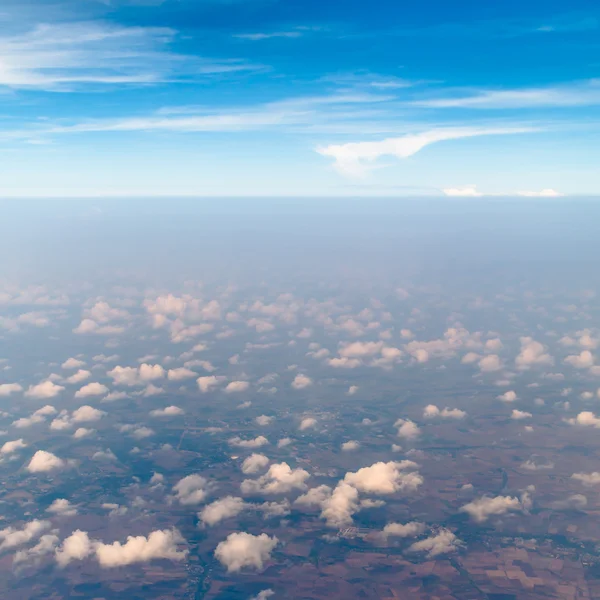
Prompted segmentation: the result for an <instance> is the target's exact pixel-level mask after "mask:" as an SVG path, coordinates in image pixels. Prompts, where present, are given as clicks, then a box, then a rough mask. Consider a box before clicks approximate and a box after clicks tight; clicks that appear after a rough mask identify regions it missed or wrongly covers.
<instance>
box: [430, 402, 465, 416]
mask: <svg viewBox="0 0 600 600" xmlns="http://www.w3.org/2000/svg"><path fill="white" fill-rule="evenodd" d="M423 416H424V417H425V418H426V419H433V418H435V417H441V418H442V419H464V418H465V417H466V416H467V413H466V412H465V411H464V410H460V409H458V408H448V407H446V408H443V409H442V410H440V409H439V408H438V407H437V406H436V405H435V404H428V405H427V406H426V407H425V409H424V410H423Z"/></svg>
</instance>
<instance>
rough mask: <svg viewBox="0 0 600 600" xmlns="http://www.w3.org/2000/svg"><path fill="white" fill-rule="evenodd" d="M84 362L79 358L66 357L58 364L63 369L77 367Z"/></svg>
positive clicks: (81, 365)
mask: <svg viewBox="0 0 600 600" xmlns="http://www.w3.org/2000/svg"><path fill="white" fill-rule="evenodd" d="M83 365H85V362H84V361H82V360H79V359H78V358H67V360H65V362H64V363H63V364H62V365H60V366H61V367H62V368H63V369H78V368H79V367H83Z"/></svg>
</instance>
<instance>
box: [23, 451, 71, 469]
mask: <svg viewBox="0 0 600 600" xmlns="http://www.w3.org/2000/svg"><path fill="white" fill-rule="evenodd" d="M66 466H67V462H66V461H64V460H63V459H62V458H59V457H58V456H56V455H55V454H52V452H46V450H38V451H37V452H36V453H35V454H34V455H33V458H32V459H31V460H30V461H29V464H28V465H27V470H28V471H29V472H30V473H47V472H49V471H57V470H59V469H63V468H65V467H66Z"/></svg>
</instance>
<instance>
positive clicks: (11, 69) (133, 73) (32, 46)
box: [0, 21, 259, 92]
mask: <svg viewBox="0 0 600 600" xmlns="http://www.w3.org/2000/svg"><path fill="white" fill-rule="evenodd" d="M176 37H177V32H176V31H174V30H173V29H170V28H166V27H127V26H122V25H115V24H110V23H107V22H104V21H84V22H69V23H58V24H38V25H36V26H34V27H33V28H31V29H28V30H26V31H24V32H20V33H17V34H11V35H3V36H2V35H0V87H7V88H13V89H29V90H44V91H53V92H58V91H69V90H79V89H81V88H82V87H83V86H85V89H86V90H89V89H90V86H98V87H103V86H107V85H125V84H153V83H159V82H165V81H174V80H180V79H189V78H191V77H198V76H206V75H212V74H222V73H229V72H235V71H242V70H253V69H256V68H259V67H258V66H257V65H251V64H250V63H248V62H246V61H243V60H235V59H233V60H231V59H207V58H203V57H198V56H194V57H191V56H185V55H182V54H177V53H175V52H172V51H171V49H170V46H171V44H172V42H173V41H174V40H175V38H176Z"/></svg>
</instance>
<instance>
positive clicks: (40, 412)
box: [12, 404, 56, 429]
mask: <svg viewBox="0 0 600 600" xmlns="http://www.w3.org/2000/svg"><path fill="white" fill-rule="evenodd" d="M53 414H56V409H55V408H54V406H50V405H49V404H46V406H43V407H42V408H38V409H37V410H36V411H35V412H34V413H32V415H31V416H30V417H22V418H20V419H17V420H16V421H13V423H12V424H13V427H16V428H18V429H24V428H25V427H31V426H32V425H34V424H36V423H43V422H44V421H45V420H46V417H48V416H50V415H53Z"/></svg>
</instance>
